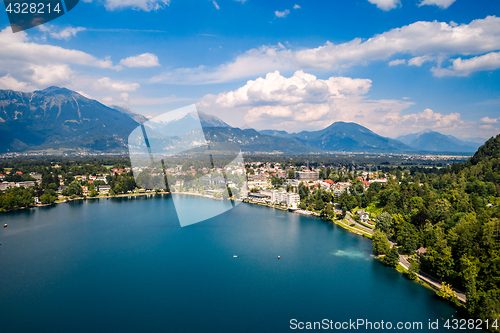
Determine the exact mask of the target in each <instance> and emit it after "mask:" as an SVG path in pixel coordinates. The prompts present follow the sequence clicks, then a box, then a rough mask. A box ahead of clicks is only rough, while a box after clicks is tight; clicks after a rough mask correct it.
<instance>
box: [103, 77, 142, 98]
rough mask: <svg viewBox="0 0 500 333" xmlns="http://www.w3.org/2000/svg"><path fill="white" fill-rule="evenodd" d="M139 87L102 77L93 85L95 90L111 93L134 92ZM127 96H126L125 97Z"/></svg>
mask: <svg viewBox="0 0 500 333" xmlns="http://www.w3.org/2000/svg"><path fill="white" fill-rule="evenodd" d="M139 87H140V85H139V83H129V82H123V81H118V80H111V79H110V78H109V77H103V78H102V79H99V80H97V82H96V83H95V85H94V89H95V90H99V91H101V90H111V91H136V90H137V89H138V88H139ZM127 96H128V95H127Z"/></svg>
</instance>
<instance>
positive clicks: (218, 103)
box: [197, 71, 413, 130]
mask: <svg viewBox="0 0 500 333" xmlns="http://www.w3.org/2000/svg"><path fill="white" fill-rule="evenodd" d="M370 87H371V80H368V79H353V78H348V77H330V78H329V79H327V80H321V79H318V78H317V77H316V76H314V75H311V74H308V73H304V72H303V71H297V72H295V74H294V75H293V76H291V77H289V78H286V77H284V76H282V75H281V74H280V73H279V72H278V71H275V72H272V73H268V74H267V75H266V77H264V78H262V77H261V78H258V79H256V80H250V81H248V82H247V84H245V85H244V86H243V87H241V88H239V89H236V90H234V91H230V92H225V93H221V94H218V95H206V96H205V97H203V98H202V99H201V100H200V101H199V103H198V104H197V105H198V107H199V108H200V109H201V110H208V112H210V113H212V114H219V115H221V118H222V119H225V120H226V119H227V120H228V121H229V122H230V123H231V122H232V123H233V124H238V121H239V122H241V119H243V120H244V121H245V122H247V123H249V124H251V126H254V127H256V128H259V129H264V128H277V129H279V128H281V129H283V128H286V129H287V130H304V129H319V128H324V127H326V126H327V125H329V124H330V123H332V122H334V121H339V120H341V121H356V122H358V123H362V124H372V123H373V122H375V123H379V122H380V123H383V122H381V120H380V119H381V118H382V117H384V116H387V115H393V114H399V112H401V110H403V109H405V108H407V107H408V106H410V105H412V104H413V103H412V102H406V101H402V100H369V99H366V98H365V96H364V95H366V94H367V93H368V91H369V89H370ZM239 125H241V124H239ZM382 127H383V126H382Z"/></svg>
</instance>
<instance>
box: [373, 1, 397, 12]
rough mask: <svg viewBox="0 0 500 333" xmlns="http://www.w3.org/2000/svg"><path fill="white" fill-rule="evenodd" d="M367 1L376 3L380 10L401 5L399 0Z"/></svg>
mask: <svg viewBox="0 0 500 333" xmlns="http://www.w3.org/2000/svg"><path fill="white" fill-rule="evenodd" d="M368 2H370V3H372V4H374V5H377V7H378V8H380V9H382V10H391V9H394V8H397V7H398V6H401V1H400V0H368Z"/></svg>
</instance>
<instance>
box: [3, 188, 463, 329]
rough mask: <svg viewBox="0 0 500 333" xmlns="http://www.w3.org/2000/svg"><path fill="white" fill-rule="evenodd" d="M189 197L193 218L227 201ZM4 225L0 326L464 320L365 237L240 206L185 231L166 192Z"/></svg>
mask: <svg viewBox="0 0 500 333" xmlns="http://www.w3.org/2000/svg"><path fill="white" fill-rule="evenodd" d="M181 198H182V200H180V204H178V206H177V207H179V206H182V207H183V209H186V210H193V211H198V212H199V211H202V210H209V209H216V208H211V207H215V206H214V205H217V204H220V202H219V201H215V200H211V199H206V198H199V197H192V196H182V197H181ZM176 204H177V203H176ZM0 221H1V223H2V224H4V223H8V228H2V230H0V243H1V244H2V245H1V246H0V281H1V283H0V295H1V299H0V322H1V331H2V332H289V331H293V330H291V329H290V320H292V319H296V320H297V322H300V321H301V322H314V321H321V320H323V319H328V320H332V321H333V322H337V321H338V322H345V321H347V322H348V321H349V320H353V321H356V320H357V319H363V320H368V321H371V322H380V321H382V320H383V321H384V322H387V321H390V322H391V323H393V324H394V325H396V323H397V322H422V323H423V328H424V329H423V330H421V331H429V330H428V329H427V327H428V322H429V320H431V321H436V320H438V321H439V330H432V331H434V332H435V331H443V332H444V331H446V332H449V330H447V329H445V328H443V327H442V325H443V324H444V321H443V320H446V319H449V318H457V314H456V310H455V309H454V308H452V307H451V306H449V305H448V304H446V303H445V302H443V301H441V300H439V299H438V298H437V297H436V296H435V295H434V293H433V292H432V291H431V290H428V289H426V288H424V287H422V286H420V285H418V284H416V283H414V282H412V281H409V280H407V279H406V278H404V277H403V276H402V275H401V274H399V273H398V272H396V271H395V270H393V269H391V268H388V267H385V266H383V265H382V264H381V263H380V262H379V261H377V260H375V259H374V258H373V256H372V250H371V241H370V240H368V239H366V238H363V237H360V236H358V235H355V234H351V233H349V232H347V231H345V230H343V229H342V228H340V227H337V226H335V225H333V224H332V223H329V222H327V221H325V220H321V219H319V218H314V217H306V216H301V215H299V214H293V213H289V212H286V211H281V210H277V209H271V208H268V207H262V206H256V205H250V204H245V203H242V204H239V205H238V206H236V207H235V208H234V209H232V210H230V211H228V212H226V213H224V214H222V215H219V216H217V217H214V218H212V219H210V220H207V221H204V222H201V223H198V224H193V225H190V226H187V227H183V228H181V227H180V226H179V222H178V220H177V215H176V213H175V209H174V206H173V203H172V199H171V198H170V196H168V195H163V196H161V195H157V196H155V197H150V198H147V197H136V198H109V199H95V200H87V201H74V202H69V203H63V204H58V205H55V206H50V207H43V208H37V209H30V210H23V211H16V212H11V213H6V214H2V215H0ZM234 255H237V258H233V256H234ZM278 256H280V257H281V259H278V258H277V257H278ZM452 316H453V317H452Z"/></svg>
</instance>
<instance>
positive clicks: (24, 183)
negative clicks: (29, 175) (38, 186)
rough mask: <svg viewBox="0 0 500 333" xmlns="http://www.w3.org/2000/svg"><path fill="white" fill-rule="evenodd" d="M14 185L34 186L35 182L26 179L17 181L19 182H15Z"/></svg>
mask: <svg viewBox="0 0 500 333" xmlns="http://www.w3.org/2000/svg"><path fill="white" fill-rule="evenodd" d="M16 186H17V187H26V188H27V187H30V186H35V182H34V181H31V180H28V181H25V182H19V183H16Z"/></svg>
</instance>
